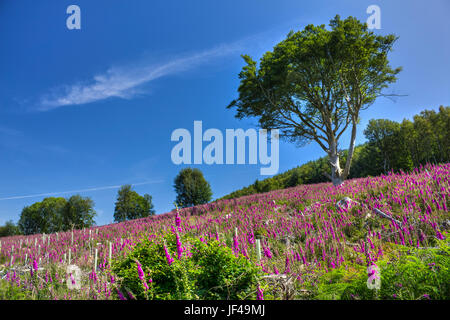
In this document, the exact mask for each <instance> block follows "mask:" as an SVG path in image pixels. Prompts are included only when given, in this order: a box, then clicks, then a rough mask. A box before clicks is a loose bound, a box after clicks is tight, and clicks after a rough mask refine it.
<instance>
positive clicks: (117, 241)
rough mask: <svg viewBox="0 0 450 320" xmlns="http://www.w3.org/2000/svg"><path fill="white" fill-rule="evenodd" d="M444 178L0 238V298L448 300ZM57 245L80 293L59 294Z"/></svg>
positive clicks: (394, 177)
mask: <svg viewBox="0 0 450 320" xmlns="http://www.w3.org/2000/svg"><path fill="white" fill-rule="evenodd" d="M449 186H450V164H444V165H439V166H437V165H434V166H432V165H428V166H426V167H424V168H422V169H416V170H414V171H413V172H411V173H408V174H406V173H398V174H389V175H382V176H378V177H369V178H359V179H352V180H348V181H347V182H346V183H345V184H344V185H343V186H341V187H334V186H332V185H331V184H330V183H319V184H312V185H301V186H297V187H293V188H288V189H283V190H277V191H272V192H267V193H263V194H257V195H250V196H245V197H241V198H238V199H232V200H227V199H225V200H220V201H216V202H214V203H210V204H206V205H202V206H197V207H193V208H185V209H182V210H180V211H179V212H171V213H168V214H164V215H158V216H155V217H149V218H144V219H138V220H133V221H128V222H124V223H118V224H111V225H107V226H102V227H97V228H92V229H86V230H74V232H73V236H72V232H66V233H60V234H51V235H33V236H27V237H25V236H14V237H9V238H2V239H1V250H0V264H1V266H0V277H1V278H2V279H3V280H2V283H1V286H0V295H1V296H2V297H3V298H5V299H15V298H26V299H55V298H57V299H132V298H138V299H145V298H148V299H227V298H235V299H257V298H259V299H261V298H264V299H449V298H450V289H449V285H450V278H449V277H450V269H449V268H450V261H449V256H450V246H449V240H448V239H449V238H448V235H449V234H448V229H449V226H450V214H449V211H448V208H449V206H450V200H449V199H450V198H449V193H450V188H449ZM72 237H73V240H72ZM258 242H259V246H258V244H257V243H258ZM110 245H111V249H112V251H111V255H112V259H111V261H110V260H109V248H110ZM257 249H260V251H259V252H258V251H257ZM69 250H70V255H71V258H70V259H71V262H70V263H71V264H75V265H77V266H78V267H80V269H81V271H82V275H81V278H80V280H79V283H80V286H81V289H80V290H68V284H67V282H66V281H67V277H69V278H68V279H69V281H72V278H70V275H66V270H65V269H66V267H67V265H68V264H69V261H68V259H69ZM96 254H97V259H96V258H95V257H96ZM96 261H97V264H96V265H95V262H96ZM368 267H370V268H372V269H373V268H378V270H379V274H378V275H379V276H380V280H381V285H380V287H379V289H369V288H368V285H367V283H368V281H369V280H370V283H374V284H376V281H377V280H376V279H373V278H374V277H375V276H376V275H377V274H373V271H370V270H368V269H367V268H368ZM30 269H31V270H30ZM150 279H151V280H150ZM76 281H78V280H76Z"/></svg>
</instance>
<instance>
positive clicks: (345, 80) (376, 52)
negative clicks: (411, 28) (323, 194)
mask: <svg viewBox="0 0 450 320" xmlns="http://www.w3.org/2000/svg"><path fill="white" fill-rule="evenodd" d="M329 26H330V29H326V28H325V25H319V26H315V25H307V26H306V27H305V28H304V30H301V31H297V32H294V31H291V32H290V33H289V34H288V35H287V37H286V39H285V40H283V41H281V42H280V43H278V44H277V45H276V46H275V47H274V49H273V51H268V52H266V53H265V54H264V55H263V56H262V58H261V59H260V63H259V65H258V64H257V62H256V61H254V60H253V59H252V58H251V57H250V56H248V55H243V56H242V57H243V59H244V60H245V63H246V65H245V66H244V67H243V68H242V71H241V72H240V73H239V79H240V85H239V88H238V91H239V97H238V99H236V100H233V101H232V102H231V103H230V104H229V105H228V107H227V108H236V114H235V116H236V118H238V119H243V118H248V117H254V118H256V119H257V120H258V122H259V125H260V126H261V128H263V129H269V130H270V129H278V130H280V134H281V136H282V137H284V138H286V139H287V140H289V141H291V142H295V143H297V144H298V145H300V146H303V145H305V144H306V143H309V142H311V141H315V142H316V143H318V144H319V146H320V147H321V148H322V149H323V150H324V151H325V152H327V154H328V155H329V156H330V160H332V162H333V164H335V166H334V167H333V168H330V169H331V171H332V175H331V177H332V180H333V183H337V182H338V180H343V179H346V178H347V176H348V173H349V169H350V164H351V160H352V156H353V147H354V142H355V139H356V126H357V123H358V121H359V113H360V110H363V109H366V108H368V107H369V106H370V105H371V104H373V103H374V101H375V100H376V98H377V97H378V96H380V95H381V94H382V90H383V89H385V88H387V87H388V85H389V84H391V83H394V82H395V81H396V80H397V78H396V75H397V74H398V73H399V72H400V71H401V68H396V69H393V68H391V66H390V65H389V61H388V59H387V56H388V53H389V52H390V51H391V50H392V48H393V45H394V43H395V41H396V40H397V37H396V36H395V35H392V34H389V35H386V36H379V35H375V34H374V33H373V32H372V31H370V30H369V29H368V27H367V24H366V23H363V22H361V21H359V20H357V19H356V18H354V17H348V18H347V19H345V20H341V19H340V17H339V15H336V17H335V18H334V19H332V20H331V21H330V24H329ZM348 127H351V128H352V133H351V139H350V150H351V152H349V154H348V158H347V162H346V165H345V168H344V170H342V169H341V168H340V166H339V157H340V154H339V150H337V147H338V144H339V139H340V138H341V136H342V134H343V133H344V132H345V130H346V129H347V128H348ZM296 180H297V181H296ZM295 183H298V179H295V178H294V179H293V180H290V181H289V185H290V186H292V185H293V184H295ZM263 191H267V190H263Z"/></svg>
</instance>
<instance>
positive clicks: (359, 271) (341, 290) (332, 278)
mask: <svg viewBox="0 0 450 320" xmlns="http://www.w3.org/2000/svg"><path fill="white" fill-rule="evenodd" d="M448 235H449V234H448V233H447V234H446V236H447V240H442V241H438V245H439V246H438V248H429V249H413V248H406V247H404V246H399V245H393V244H392V247H393V248H392V249H394V250H393V251H392V252H395V255H394V254H389V255H387V256H386V257H385V258H384V259H383V260H380V261H378V262H377V265H378V267H379V269H380V275H381V286H380V289H379V290H371V289H368V287H367V280H368V275H367V268H366V267H365V266H361V265H356V264H354V265H351V264H347V265H346V266H342V267H340V268H339V269H335V270H333V271H331V272H329V273H326V274H324V275H322V276H321V277H320V281H319V283H318V285H317V289H316V291H315V299H326V300H328V299H333V300H339V299H344V300H349V299H364V300H366V299H368V300H373V299H383V300H391V299H393V300H397V299H401V300H419V299H433V300H434V299H443V300H448V299H449V298H450V241H449V240H448V239H449V238H448Z"/></svg>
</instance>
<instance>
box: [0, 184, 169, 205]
mask: <svg viewBox="0 0 450 320" xmlns="http://www.w3.org/2000/svg"><path fill="white" fill-rule="evenodd" d="M161 182H163V180H156V181H146V182H140V183H133V184H131V186H133V187H134V186H141V185H144V184H151V183H161ZM121 186H122V185H117V186H105V187H96V188H88V189H80V190H72V191H60V192H49V193H39V194H30V195H24V196H13V197H5V198H0V201H2V200H13V199H25V198H34V197H42V196H55V195H59V194H67V193H78V192H88V191H100V190H108V189H118V188H120V187H121Z"/></svg>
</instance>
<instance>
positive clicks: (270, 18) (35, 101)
mask: <svg viewBox="0 0 450 320" xmlns="http://www.w3.org/2000/svg"><path fill="white" fill-rule="evenodd" d="M71 4H76V5H78V6H79V7H80V8H81V30H68V29H67V27H66V19H67V17H68V16H69V15H68V14H66V9H67V7H68V6H69V5H71ZM371 4H376V5H379V6H380V8H381V27H382V29H381V30H377V33H380V34H385V33H395V34H396V35H398V36H399V37H400V39H399V40H398V42H397V43H396V45H395V47H394V52H392V54H391V55H390V61H391V64H392V66H394V67H397V66H403V68H404V71H403V72H402V73H401V74H400V75H399V80H398V82H397V83H396V84H394V85H392V86H391V87H390V88H389V90H388V91H389V92H395V93H398V94H404V95H407V96H405V97H399V98H397V99H396V100H395V101H391V100H389V99H385V98H380V99H378V100H377V101H376V103H375V104H374V105H373V106H371V107H370V108H369V109H368V110H367V111H364V112H363V113H362V114H361V118H362V121H361V124H360V126H359V133H358V138H357V142H358V143H361V142H363V141H364V136H363V133H362V131H363V130H364V128H365V126H366V125H367V122H368V120H369V119H372V118H389V119H392V120H396V121H401V120H402V119H404V118H411V117H412V116H413V115H414V114H417V113H418V112H420V111H421V110H423V109H425V108H428V109H437V108H438V107H439V105H450V91H449V88H450V85H449V84H450V80H449V74H450V64H449V62H448V61H449V60H448V59H449V57H450V24H449V23H448V14H449V13H450V2H449V1H447V0H430V1H420V0H418V1H411V0H408V1H406V0H404V1H387V0H386V1H376V0H370V1H361V0H352V1H351V0H342V1H318V0H316V1H299V0H292V1H288V0H276V1H275V0H271V1H269V0H240V1H237V0H229V1H210V0H202V1H180V0H178V1H144V0H133V1H117V0H108V1H103V0H102V1H101V0H95V1H93V0H89V1H88V0H71V1H64V0H59V1H53V0H49V1H47V0H40V1H32V0H28V1H25V0H20V1H18V0H1V1H0V30H1V31H0V48H1V49H0V224H3V223H4V222H5V221H7V220H10V219H11V220H13V221H14V222H17V221H18V219H19V217H20V212H21V210H22V208H23V207H24V206H27V205H31V204H32V203H34V202H36V201H41V200H42V199H43V198H44V197H46V196H49V195H55V196H56V195H57V196H64V197H67V196H70V195H72V194H74V193H79V194H81V195H83V196H89V197H91V198H92V199H93V200H94V201H95V204H96V205H95V209H96V211H97V213H98V216H97V217H96V222H97V224H98V225H102V224H107V223H110V222H112V221H113V212H114V202H115V199H116V194H117V189H118V186H120V185H123V184H136V185H135V186H134V189H135V190H136V191H137V192H139V193H141V194H143V193H149V194H150V195H152V197H153V203H154V205H155V209H156V211H157V213H164V212H167V211H170V210H171V209H172V208H173V201H174V200H175V193H174V190H173V179H174V178H175V176H176V174H177V173H178V171H179V170H180V169H181V167H182V166H177V165H175V164H173V163H172V161H171V157H170V154H171V150H172V148H173V146H174V145H175V144H176V143H175V142H172V141H170V136H171V133H172V131H173V130H175V129H177V128H186V129H188V130H190V131H191V132H192V131H193V122H194V120H201V121H202V122H203V127H204V130H205V129H207V128H217V129H219V130H221V131H222V132H225V129H236V128H243V129H247V128H255V126H256V120H254V119H247V120H237V119H235V118H234V111H233V110H228V109H226V108H225V107H226V106H227V105H228V103H229V102H230V101H231V100H232V99H234V98H236V97H237V87H238V85H239V79H238V77H237V75H238V73H239V71H240V70H241V68H242V66H243V60H242V59H241V57H240V55H241V54H243V53H246V54H250V55H251V56H252V57H253V58H254V59H257V60H259V58H260V57H261V55H262V54H263V53H264V52H266V51H269V50H271V49H272V48H273V46H274V45H275V44H276V43H278V42H279V41H281V40H283V39H284V37H285V35H286V34H287V33H288V32H289V31H290V30H291V29H292V30H300V29H303V28H304V27H305V25H307V24H310V23H313V24H328V22H329V20H330V19H331V18H333V17H334V16H335V15H336V14H340V15H341V17H343V18H345V17H347V16H349V15H351V16H355V17H357V18H359V19H360V20H362V21H366V20H367V18H368V16H369V15H368V14H367V13H366V8H367V7H368V6H369V5H371ZM346 145H347V140H345V139H344V141H343V147H346ZM323 155H324V152H323V151H322V150H321V149H320V148H319V147H318V146H317V145H316V144H314V143H311V144H310V145H308V146H306V147H303V148H296V147H295V145H291V144H289V143H287V142H283V141H281V142H280V170H279V172H283V171H285V170H288V169H290V168H292V167H295V166H297V165H300V164H302V163H305V162H307V161H309V160H313V159H316V158H318V157H321V156H323ZM196 167H198V168H200V169H201V170H202V171H203V173H204V175H205V177H206V179H207V180H208V181H209V182H210V183H211V187H212V190H213V193H214V195H213V197H214V198H218V197H221V196H223V195H225V194H228V193H230V192H232V191H234V190H236V189H239V188H241V187H243V186H247V185H249V184H251V183H253V182H254V181H255V179H263V178H265V177H264V176H260V171H259V169H260V165H205V164H203V165H196Z"/></svg>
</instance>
